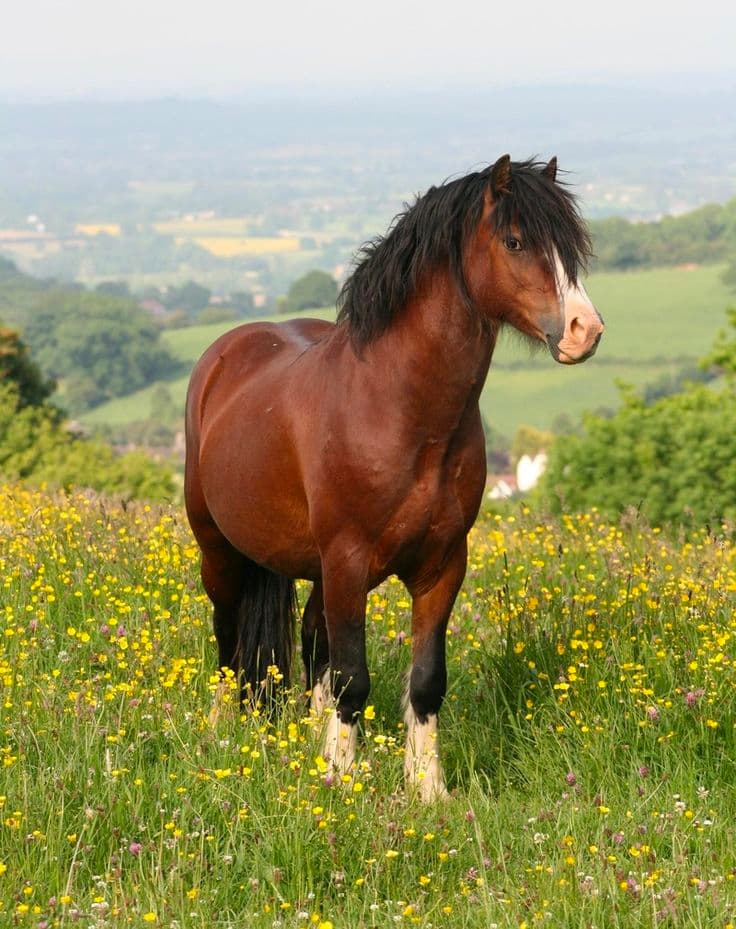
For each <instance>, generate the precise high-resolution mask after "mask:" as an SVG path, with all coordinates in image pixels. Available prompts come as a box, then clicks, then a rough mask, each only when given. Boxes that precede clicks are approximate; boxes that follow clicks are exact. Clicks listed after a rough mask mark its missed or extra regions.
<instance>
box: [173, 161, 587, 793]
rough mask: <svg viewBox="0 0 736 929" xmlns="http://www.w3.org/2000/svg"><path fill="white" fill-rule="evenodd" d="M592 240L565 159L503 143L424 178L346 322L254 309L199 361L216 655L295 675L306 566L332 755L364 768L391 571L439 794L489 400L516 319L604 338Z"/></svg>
mask: <svg viewBox="0 0 736 929" xmlns="http://www.w3.org/2000/svg"><path fill="white" fill-rule="evenodd" d="M590 254H591V248H590V238H589V234H588V231H587V228H586V226H585V223H584V221H583V219H582V217H581V214H580V212H579V208H578V205H577V202H576V199H575V196H574V195H573V193H572V192H571V191H570V190H569V189H568V187H567V185H565V184H563V183H561V182H560V181H558V179H557V160H556V158H552V159H551V160H550V161H549V162H548V163H544V162H540V161H535V160H533V159H528V160H526V161H519V162H516V161H512V160H511V158H510V156H509V155H504V156H502V157H501V158H499V159H498V160H497V161H496V162H495V163H494V164H493V165H489V166H487V167H485V168H483V169H482V170H479V171H475V172H473V173H470V174H468V175H466V176H463V177H459V178H455V179H452V180H449V181H446V182H444V183H442V184H440V185H439V186H436V187H431V188H430V189H429V190H428V191H427V192H426V193H425V194H424V195H423V196H419V197H417V198H416V200H415V202H414V203H413V204H411V205H405V209H404V211H403V212H402V213H400V214H398V216H397V217H395V219H394V221H393V223H392V225H391V226H390V227H389V230H388V231H387V233H386V234H385V235H383V236H379V237H377V238H375V239H373V240H372V241H370V242H368V243H366V244H365V245H364V246H363V247H362V249H361V251H360V252H359V253H358V255H357V257H356V261H355V265H354V268H353V271H352V274H351V275H350V276H349V278H348V279H347V280H346V282H345V284H344V286H343V287H342V290H341V292H340V295H339V297H338V314H337V320H336V322H335V323H332V322H327V321H323V320H318V319H298V320H290V321H286V322H279V323H274V322H254V323H249V324H245V325H242V326H239V327H237V328H235V329H233V330H232V331H230V332H228V333H226V334H225V335H223V336H221V337H220V338H219V339H217V341H216V342H214V344H212V345H211V346H210V347H209V348H208V349H207V350H206V351H205V353H204V355H203V356H202V357H201V359H200V360H199V362H198V363H197V364H196V366H195V368H194V370H193V373H192V376H191V381H190V385H189V390H188V393H187V404H186V465H185V502H186V510H187V514H188V518H189V521H190V524H191V527H192V530H193V533H194V536H195V538H196V541H197V543H198V545H199V547H200V549H201V555H202V562H201V574H202V582H203V585H204V589H205V591H206V593H207V595H208V597H209V599H210V600H211V602H212V606H213V625H214V633H215V637H216V640H217V645H218V650H219V662H220V667H221V669H222V672H223V673H227V669H230V671H232V672H233V673H234V674H235V675H237V676H238V677H239V679H240V680H241V682H242V685H243V693H244V694H245V693H249V694H250V695H251V698H253V697H254V695H258V694H262V693H264V688H265V687H266V685H267V683H268V681H269V680H271V681H273V680H280V679H281V678H282V677H283V679H284V681H288V676H289V670H290V663H291V658H292V650H293V649H292V640H293V637H294V635H295V625H296V624H295V619H296V604H295V595H294V581H295V579H299V578H301V579H304V580H306V581H311V582H312V588H311V593H310V594H309V597H308V599H307V601H306V605H305V607H304V611H303V616H302V621H301V645H302V655H303V661H304V666H305V672H306V687H307V693H308V694H310V693H311V708H312V711H313V712H316V713H317V714H318V715H320V716H322V715H324V719H325V721H324V749H323V751H324V755H325V757H326V758H327V759H329V762H330V764H331V765H332V767H333V770H334V771H335V772H338V773H342V774H344V773H345V772H348V771H350V769H351V767H352V766H353V764H354V760H355V754H356V741H357V727H358V721H359V718H360V716H361V713H362V710H363V707H364V706H365V703H366V700H367V697H368V693H369V688H370V678H369V671H368V667H367V663H366V641H365V614H366V600H367V595H368V592H369V591H370V590H371V589H372V588H374V587H375V586H376V585H378V584H379V583H381V582H382V581H383V580H384V579H385V578H387V577H388V576H389V575H397V576H398V578H399V579H400V580H401V581H402V582H403V583H404V585H405V586H406V588H407V590H408V592H409V594H410V596H411V599H412V615H411V630H412V640H411V641H412V658H411V670H410V673H409V675H408V688H407V689H408V693H407V695H406V698H405V720H406V748H405V765H404V769H405V777H406V783H407V787H408V789H409V790H410V791H417V792H418V793H419V796H420V799H421V800H424V801H432V800H434V799H438V798H441V797H443V796H445V795H446V787H445V780H444V776H443V773H442V768H441V764H440V759H439V743H438V714H439V711H440V706H441V704H442V701H443V698H444V695H445V690H446V686H447V671H446V660H445V631H446V628H447V623H448V619H449V616H450V612H451V610H452V607H453V604H454V601H455V597H456V595H457V593H458V591H459V589H460V585H461V583H462V581H463V578H464V576H465V571H466V561H467V542H466V537H467V534H468V532H469V530H470V528H471V526H472V525H473V523H474V521H475V519H476V516H477V514H478V510H479V507H480V503H481V499H482V496H483V492H484V486H485V480H486V458H485V443H484V435H483V428H482V424H481V415H480V410H479V406H478V399H479V396H480V393H481V389H482V387H483V384H484V381H485V378H486V374H487V372H488V369H489V365H490V363H491V357H492V355H493V351H494V346H495V345H496V342H497V339H498V335H499V332H500V331H501V329H502V328H503V327H513V329H515V330H517V331H518V332H519V333H521V334H522V335H523V336H525V337H527V338H528V339H530V340H531V341H532V342H534V343H541V344H542V345H546V346H547V348H548V349H549V352H550V353H551V355H552V357H553V358H554V359H555V360H556V361H557V362H560V363H562V364H576V363H578V362H582V361H585V360H586V359H587V358H589V357H590V356H591V355H593V353H594V352H595V350H596V347H597V346H598V343H599V340H600V338H601V334H602V332H603V321H602V319H601V317H600V315H599V314H598V312H597V311H596V309H595V307H594V306H593V304H592V303H591V301H590V299H589V297H588V295H587V294H586V292H585V288H584V286H583V284H582V283H581V281H580V279H579V274H580V271H581V269H584V268H585V266H586V261H587V259H588V258H589V257H590Z"/></svg>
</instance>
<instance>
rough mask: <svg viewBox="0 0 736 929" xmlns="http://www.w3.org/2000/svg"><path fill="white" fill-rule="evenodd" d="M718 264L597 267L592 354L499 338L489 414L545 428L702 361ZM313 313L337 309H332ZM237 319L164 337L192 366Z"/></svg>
mask: <svg viewBox="0 0 736 929" xmlns="http://www.w3.org/2000/svg"><path fill="white" fill-rule="evenodd" d="M722 271H723V267H722V266H720V265H704V266H702V267H696V268H687V269H683V268H657V269H653V270H645V271H630V272H626V273H621V272H620V273H600V274H593V275H591V276H590V278H589V279H588V281H587V282H586V284H587V287H588V290H589V291H590V294H591V296H592V298H593V300H594V301H595V303H596V305H597V307H598V308H599V310H600V311H601V313H602V315H603V318H604V319H605V321H606V324H607V329H606V333H605V335H604V338H603V341H602V343H601V346H600V348H599V350H598V353H597V355H596V357H595V358H594V359H593V360H592V361H590V362H588V363H587V364H585V365H581V366H579V367H575V368H570V367H563V366H560V365H556V364H554V363H553V362H552V361H551V359H550V358H549V355H548V354H547V353H546V352H541V353H539V354H536V355H534V356H531V357H530V354H529V349H528V347H527V346H526V345H525V344H519V343H518V341H515V340H514V338H513V336H511V337H504V338H502V340H501V342H500V344H499V347H498V349H497V351H496V354H495V357H494V360H493V365H492V366H491V372H490V374H489V377H488V381H487V384H486V387H485V390H484V392H483V395H482V397H481V408H482V410H483V413H484V416H485V418H486V420H487V422H488V423H490V424H492V425H493V426H494V428H496V429H498V430H500V431H501V432H502V433H505V434H506V435H508V436H509V437H513V435H514V434H515V432H516V430H517V429H518V428H519V426H521V425H524V424H526V425H532V426H536V427H537V428H541V429H549V428H550V427H551V426H552V425H553V423H554V420H555V418H556V417H557V416H558V415H559V414H560V413H566V414H568V416H570V417H571V418H572V419H573V420H574V419H576V418H577V417H578V416H580V414H582V413H583V412H585V411H587V410H595V409H597V408H599V407H603V406H605V407H609V408H616V407H617V406H618V404H619V393H618V388H617V386H616V385H617V382H618V381H625V382H626V383H629V384H632V385H633V386H634V387H643V386H644V385H646V384H649V383H651V382H653V381H655V380H657V379H658V378H660V377H663V376H665V377H667V376H672V375H674V374H676V372H677V370H678V368H679V367H680V366H681V365H682V364H683V363H688V362H689V363H694V362H696V361H697V359H698V358H699V357H701V356H702V355H704V354H705V353H706V352H707V351H708V349H709V348H710V346H711V344H712V342H713V339H714V338H715V336H716V334H717V332H718V331H719V330H720V329H722V328H723V327H724V325H725V314H724V310H725V308H726V306H728V304H729V302H733V295H732V294H730V293H729V290H728V288H727V287H726V286H725V284H723V282H722V281H721V279H720V275H721V273H722ZM307 315H318V316H321V317H322V318H333V317H334V310H323V311H317V312H315V311H310V312H309V313H308V314H307ZM271 318H272V319H276V320H278V317H271ZM231 325H232V324H228V323H225V324H223V323H218V324H214V325H207V326H194V327H190V328H187V329H178V330H173V331H169V332H166V333H164V336H163V339H164V342H165V343H166V345H167V347H168V348H169V349H170V350H171V352H172V353H173V354H174V355H175V356H176V357H177V358H179V359H180V360H181V361H182V362H183V364H184V365H186V366H188V367H190V366H191V365H193V364H194V362H195V361H196V360H197V358H198V357H199V355H200V354H201V353H202V352H203V351H204V349H205V348H206V347H207V346H208V345H209V344H210V343H211V342H212V341H214V339H216V338H217V336H219V335H220V334H221V333H222V332H224V331H225V330H226V329H228V328H230V327H231ZM187 383H188V374H187V375H182V376H180V377H178V378H176V379H174V380H171V381H168V382H166V385H167V387H168V388H169V390H170V392H171V395H172V397H173V399H174V400H175V402H176V403H177V404H179V405H180V406H181V408H182V409H183V405H184V396H185V394H186V386H187ZM154 389H155V385H153V386H151V387H148V388H146V389H145V390H142V391H139V392H137V393H134V394H130V395H129V396H127V397H122V398H119V399H116V400H113V401H111V402H110V403H107V404H104V405H102V406H100V407H98V408H96V409H95V410H93V411H92V412H90V413H88V414H86V416H85V417H84V421H85V422H86V423H89V424H90V425H96V424H97V425H101V424H105V423H108V424H113V425H118V424H125V423H129V422H133V421H136V420H141V419H146V418H147V417H148V416H149V415H150V407H151V396H152V394H153V391H154Z"/></svg>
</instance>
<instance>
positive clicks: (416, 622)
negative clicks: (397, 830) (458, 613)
mask: <svg viewBox="0 0 736 929" xmlns="http://www.w3.org/2000/svg"><path fill="white" fill-rule="evenodd" d="M466 562H467V549H466V545H465V540H464V539H463V542H462V544H461V545H460V546H459V547H458V548H457V549H456V550H455V552H454V553H453V555H452V556H451V557H450V558H449V559H448V561H447V562H446V564H445V568H444V570H443V572H442V574H441V575H440V576H439V578H438V579H437V581H436V582H435V583H434V585H433V586H432V587H431V588H430V589H429V590H418V589H414V588H413V585H412V584H411V583H410V584H409V585H408V586H409V592H410V593H411V594H412V597H413V608H412V665H411V674H410V676H409V690H408V694H407V699H406V709H405V717H404V718H405V721H406V755H405V761H404V773H405V776H406V781H407V786H409V787H410V788H416V789H417V790H418V791H419V795H420V797H421V799H422V800H424V801H425V802H426V801H431V800H435V799H440V798H442V797H444V796H445V795H446V794H447V789H446V788H445V780H444V777H443V774H442V766H441V764H440V758H439V741H438V725H437V723H438V714H439V711H440V707H441V706H442V701H443V700H444V697H445V691H446V689H447V666H446V663H445V632H446V630H447V621H448V619H449V618H450V613H451V611H452V606H453V604H454V602H455V597H456V596H457V592H458V590H459V589H460V585H461V584H462V582H463V578H464V577H465V568H466Z"/></svg>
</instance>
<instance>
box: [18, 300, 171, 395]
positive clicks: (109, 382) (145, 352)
mask: <svg viewBox="0 0 736 929" xmlns="http://www.w3.org/2000/svg"><path fill="white" fill-rule="evenodd" d="M24 337H25V339H26V340H27V342H28V344H29V345H30V346H31V349H32V351H33V353H34V355H35V357H36V358H37V359H38V362H39V364H40V366H41V368H42V369H43V370H44V371H47V372H48V373H49V374H50V375H51V376H52V377H54V378H55V379H56V380H58V381H59V382H61V384H62V388H63V389H62V396H63V397H64V400H65V402H66V403H67V404H68V405H69V407H70V409H72V410H73V411H81V410H84V409H89V408H90V407H92V406H95V405H97V404H99V403H103V402H105V401H106V400H109V399H111V398H112V397H121V396H124V395H125V394H128V393H131V392H132V391H134V390H138V389H139V388H141V387H145V386H146V385H147V384H149V383H151V382H153V381H155V380H158V379H160V378H161V377H162V376H165V375H167V374H170V373H172V372H173V371H174V370H175V369H176V366H177V362H176V360H175V359H174V358H173V357H172V356H171V355H170V354H169V352H168V351H167V350H166V349H165V348H164V347H163V345H162V344H161V341H160V338H161V334H160V332H159V330H158V328H157V327H156V325H155V323H154V322H153V320H152V319H151V317H150V316H149V315H148V314H147V313H146V312H145V311H144V310H142V309H141V308H140V307H139V306H138V305H137V304H136V303H135V302H134V301H132V300H126V299H122V298H120V297H112V296H109V295H108V294H99V293H90V292H87V291H85V292H81V293H70V292H69V291H68V290H66V289H61V288H54V289H52V290H49V291H47V292H44V293H43V294H41V295H40V297H39V299H38V301H37V303H36V307H35V311H34V312H32V313H29V314H28V319H27V322H26V324H25V326H24Z"/></svg>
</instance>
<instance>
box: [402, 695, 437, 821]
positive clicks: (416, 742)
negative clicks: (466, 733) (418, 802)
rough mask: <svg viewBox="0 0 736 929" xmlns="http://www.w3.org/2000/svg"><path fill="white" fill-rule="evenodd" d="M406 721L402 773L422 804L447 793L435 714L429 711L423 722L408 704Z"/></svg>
mask: <svg viewBox="0 0 736 929" xmlns="http://www.w3.org/2000/svg"><path fill="white" fill-rule="evenodd" d="M404 721H405V722H406V754H405V756H404V775H405V776H406V782H407V784H408V785H409V786H410V787H415V788H417V790H418V791H419V796H420V797H421V799H422V800H423V801H424V802H425V803H431V802H432V801H433V800H441V799H442V798H443V797H446V796H447V788H446V787H445V779H444V777H443V775H442V766H441V764H440V756H439V739H438V731H437V714H436V713H430V714H429V716H428V717H427V721H426V723H421V722H419V720H418V719H417V716H416V713H415V712H414V710H413V708H412V706H411V704H410V703H407V707H406V712H405V714H404Z"/></svg>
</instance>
